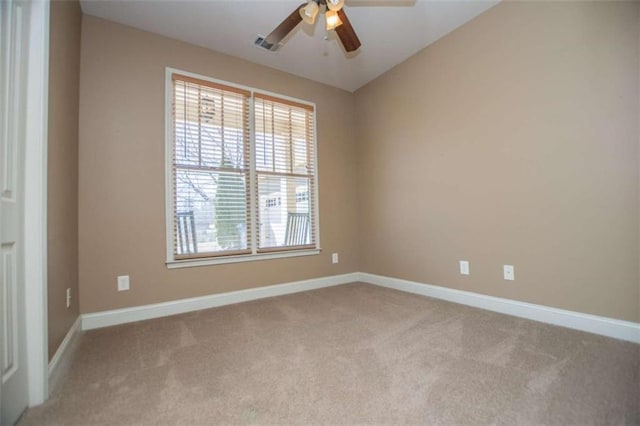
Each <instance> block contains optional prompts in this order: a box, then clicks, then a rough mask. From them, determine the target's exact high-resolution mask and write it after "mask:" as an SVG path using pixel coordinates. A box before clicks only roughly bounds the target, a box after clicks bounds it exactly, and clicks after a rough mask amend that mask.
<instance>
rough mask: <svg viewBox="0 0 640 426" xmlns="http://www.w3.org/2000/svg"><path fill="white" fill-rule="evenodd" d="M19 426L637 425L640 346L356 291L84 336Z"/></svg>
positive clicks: (354, 287) (348, 288)
mask: <svg viewBox="0 0 640 426" xmlns="http://www.w3.org/2000/svg"><path fill="white" fill-rule="evenodd" d="M76 354H77V355H76V357H75V359H74V361H73V363H72V369H71V372H70V375H69V376H68V377H67V378H66V379H64V380H62V381H61V382H60V383H59V385H58V387H57V389H56V390H55V391H54V393H53V395H52V396H51V398H50V400H49V401H48V402H47V403H46V404H45V405H43V406H41V407H38V408H35V409H30V410H29V411H28V412H27V414H26V415H25V417H24V418H23V420H22V422H21V424H22V425H25V426H26V425H36V424H37V425H40V424H68V425H91V424H112V425H130V424H140V425H142V424H145V425H155V424H184V425H200V424H229V423H257V424H312V423H313V424H319V423H322V424H355V423H360V424H372V423H376V424H380V423H395V424H398V423H401V424H408V423H412V424H418V423H420V424H486V423H496V424H509V425H511V424H525V423H546V424H624V423H626V424H639V423H640V410H639V404H640V346H639V345H634V344H631V343H626V342H622V341H617V340H613V339H608V338H605V337H600V336H596V335H591V334H587V333H582V332H578V331H573V330H569V329H564V328H559V327H554V326H550V325H545V324H540V323H536V322H532V321H527V320H522V319H518V318H514V317H509V316H504V315H500V314H495V313H491V312H486V311H482V310H478V309H473V308H468V307H464V306H460V305H455V304H451V303H447V302H442V301H437V300H433V299H429V298H425V297H421V296H416V295H411V294H406V293H402V292H398V291H394V290H388V289H383V288H379V287H375V286H371V285H367V284H349V285H343V286H339V287H333V288H327V289H322V290H317V291H311V292H306V293H299V294H294V295H289V296H283V297H277V298H272V299H265V300H260V301H255V302H250V303H244V304H239V305H233V306H227V307H222V308H216V309H210V310H206V311H200V312H196V313H191V314H185V315H179V316H174V317H170V318H163V319H158V320H151V321H145V322H139V323H134V324H128V325H124V326H118V327H112V328H107V329H100V330H94V331H90V332H87V333H85V334H84V336H83V337H82V340H81V341H80V344H79V347H78V351H77V352H76Z"/></svg>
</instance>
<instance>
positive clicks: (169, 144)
mask: <svg viewBox="0 0 640 426" xmlns="http://www.w3.org/2000/svg"><path fill="white" fill-rule="evenodd" d="M173 74H180V75H184V76H186V77H192V78H197V79H200V80H204V81H209V82H212V83H218V84H223V85H226V86H230V87H235V88H237V89H242V90H246V91H248V92H251V96H250V98H249V121H250V123H249V126H250V129H251V132H250V137H251V142H250V144H251V147H250V150H251V151H250V156H251V170H250V173H251V178H252V182H253V179H255V173H256V171H255V158H254V150H255V147H254V142H255V135H254V117H253V114H254V112H253V107H254V100H253V95H254V94H257V93H258V94H263V95H269V96H273V97H276V98H280V99H283V100H288V101H292V102H297V103H301V104H305V105H309V106H312V107H313V122H314V126H313V139H314V144H313V149H314V153H313V155H314V156H315V162H314V170H313V173H314V176H315V179H314V185H313V188H312V189H311V190H312V191H313V193H314V197H315V211H314V219H315V223H316V236H315V237H316V248H314V249H307V250H286V249H284V250H283V251H279V252H273V253H257V242H258V241H257V238H258V237H257V233H256V232H252V233H251V249H252V251H253V253H251V254H243V255H237V256H217V257H207V258H196V259H180V260H176V259H175V257H174V254H173V253H174V247H173V245H174V244H175V242H174V240H173V224H174V214H175V213H174V208H173V203H174V200H173V161H172V160H173V111H172V108H171V105H172V102H173V80H172V77H171V76H172V75H173ZM164 107H165V113H164V117H165V135H164V140H165V154H164V156H165V171H164V175H165V185H164V187H165V222H166V237H165V238H166V247H167V261H166V264H167V268H169V269H174V268H188V267H193V266H207V265H219V264H225V263H236V262H251V261H257V260H267V259H281V258H285V257H298V256H310V255H317V254H319V253H320V252H321V251H322V249H321V248H320V247H321V245H320V199H319V197H318V134H317V133H318V125H317V121H316V104H315V103H313V102H309V101H305V100H303V99H297V98H293V97H291V96H285V95H281V94H280V93H274V92H269V91H265V90H259V89H255V88H253V87H249V86H243V85H240V84H235V83H230V82H228V81H224V80H218V79H215V78H211V77H207V76H205V75H202V74H196V73H192V72H188V71H183V70H180V69H177V68H171V67H166V68H165V99H164ZM254 186H255V185H253V184H252V185H250V188H249V191H251V194H250V196H251V199H252V200H254V199H255V197H253V196H254V195H255V194H254V192H255V188H254ZM250 214H251V220H252V224H253V223H254V222H256V221H257V216H258V211H257V206H256V205H255V203H252V204H251V209H250ZM252 226H255V225H252Z"/></svg>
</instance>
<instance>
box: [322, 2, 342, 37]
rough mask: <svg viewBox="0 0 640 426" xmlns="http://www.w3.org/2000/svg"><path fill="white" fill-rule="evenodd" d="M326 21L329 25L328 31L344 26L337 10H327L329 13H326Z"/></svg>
mask: <svg viewBox="0 0 640 426" xmlns="http://www.w3.org/2000/svg"><path fill="white" fill-rule="evenodd" d="M327 4H328V3H327ZM325 19H326V24H327V31H331V30H335V29H336V28H337V27H339V26H340V25H342V20H340V17H339V16H338V12H336V11H335V10H327V12H326V13H325Z"/></svg>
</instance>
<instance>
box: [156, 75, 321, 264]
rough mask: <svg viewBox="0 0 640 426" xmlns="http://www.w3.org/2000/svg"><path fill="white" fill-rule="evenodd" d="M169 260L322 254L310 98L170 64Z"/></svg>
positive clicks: (216, 260) (199, 261) (187, 261)
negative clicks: (218, 78) (271, 91)
mask: <svg viewBox="0 0 640 426" xmlns="http://www.w3.org/2000/svg"><path fill="white" fill-rule="evenodd" d="M167 104H168V105H167V106H168V109H167V142H166V143H167V200H168V203H167V236H168V238H167V239H168V241H167V257H168V264H169V265H170V266H171V265H174V266H179V265H181V264H182V265H183V266H185V265H192V264H203V263H204V264H208V263H223V262H230V261H243V260H255V259H263V258H269V257H282V256H292V255H306V254H316V253H318V251H319V242H318V221H317V200H316V192H317V191H316V187H317V177H316V162H315V151H316V149H315V111H314V106H313V105H312V104H309V103H306V102H303V101H297V100H292V99H290V98H287V97H280V96H277V95H272V94H267V93H264V92H261V91H258V90H254V89H250V88H243V87H239V86H236V85H231V84H228V83H221V82H217V81H214V80H210V79H207V78H205V77H200V76H195V75H193V74H189V73H182V72H177V71H174V70H170V69H167Z"/></svg>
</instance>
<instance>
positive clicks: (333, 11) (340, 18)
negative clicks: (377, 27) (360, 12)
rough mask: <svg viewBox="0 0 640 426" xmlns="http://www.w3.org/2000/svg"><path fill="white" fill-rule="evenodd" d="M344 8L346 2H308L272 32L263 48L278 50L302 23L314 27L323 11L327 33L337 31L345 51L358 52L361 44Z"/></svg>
mask: <svg viewBox="0 0 640 426" xmlns="http://www.w3.org/2000/svg"><path fill="white" fill-rule="evenodd" d="M343 6H344V0H308V2H307V3H303V4H301V5H300V6H298V7H297V8H296V9H295V10H294V11H293V12H291V14H290V15H289V16H288V17H286V18H285V20H284V21H282V22H281V23H280V25H278V26H277V27H276V29H275V30H273V31H271V33H270V34H269V35H268V36H267V37H266V38H265V39H264V46H263V47H265V48H267V49H269V50H277V49H278V47H279V43H280V42H281V41H282V39H283V38H285V37H286V36H287V34H289V33H290V32H291V31H293V29H294V28H295V27H297V26H298V24H299V23H300V22H302V21H304V22H305V23H307V24H310V25H313V23H314V22H315V20H316V16H318V13H319V12H320V11H321V10H322V9H323V10H324V15H325V24H326V29H327V31H331V30H335V32H336V34H338V38H339V39H340V42H341V43H342V46H343V47H344V50H346V51H347V52H353V51H355V50H357V49H358V48H359V47H360V45H361V43H360V40H359V39H358V36H357V35H356V32H355V31H354V30H353V27H352V26H351V22H349V18H347V15H346V14H345V13H344V10H342V7H343Z"/></svg>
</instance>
